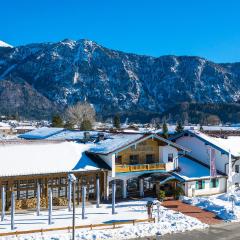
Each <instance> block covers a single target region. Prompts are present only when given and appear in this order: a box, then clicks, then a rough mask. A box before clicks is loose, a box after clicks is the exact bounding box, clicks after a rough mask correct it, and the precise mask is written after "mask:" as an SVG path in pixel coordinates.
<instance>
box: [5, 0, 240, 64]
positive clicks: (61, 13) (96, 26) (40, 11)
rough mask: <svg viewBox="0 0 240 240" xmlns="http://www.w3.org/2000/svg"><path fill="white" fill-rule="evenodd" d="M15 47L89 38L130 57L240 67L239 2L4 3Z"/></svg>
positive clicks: (66, 0) (104, 0)
mask: <svg viewBox="0 0 240 240" xmlns="http://www.w3.org/2000/svg"><path fill="white" fill-rule="evenodd" d="M0 23H1V25H0V39H1V40H3V41H5V42H8V43H10V44H12V45H15V46H17V45H23V44H27V43H32V42H49V41H54V42H55V41H59V40H62V39H65V38H71V39H75V40H77V39H81V38H87V39H91V40H94V41H96V42H98V43H99V44H102V45H104V46H106V47H109V48H112V49H118V50H122V51H126V52H133V53H139V54H147V55H153V56H161V55H166V54H175V55H198V56H202V57H206V58H208V59H210V60H214V61H216V62H233V61H240V1H239V0H86V1H83V0H5V1H1V3H0Z"/></svg>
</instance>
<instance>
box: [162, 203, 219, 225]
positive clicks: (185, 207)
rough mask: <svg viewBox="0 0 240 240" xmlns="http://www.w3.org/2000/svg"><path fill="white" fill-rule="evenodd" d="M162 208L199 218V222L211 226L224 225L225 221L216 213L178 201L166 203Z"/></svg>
mask: <svg viewBox="0 0 240 240" xmlns="http://www.w3.org/2000/svg"><path fill="white" fill-rule="evenodd" d="M162 206H164V207H166V208H169V209H172V210H174V211H178V212H181V213H183V214H186V215H188V216H191V217H194V218H197V219H198V220H199V221H201V222H203V223H206V224H209V225H213V224H219V223H223V220H221V219H219V218H218V217H217V216H216V215H215V214H214V213H212V212H208V211H205V210H202V209H201V208H198V207H196V206H192V205H189V204H186V203H182V202H181V201H178V200H167V201H164V202H163V204H162Z"/></svg>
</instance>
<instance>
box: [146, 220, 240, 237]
mask: <svg viewBox="0 0 240 240" xmlns="http://www.w3.org/2000/svg"><path fill="white" fill-rule="evenodd" d="M147 239H149V240H155V239H156V238H154V237H153V238H144V240H147ZM160 239H161V240H240V223H222V224H217V225H212V226H210V227H209V228H208V229H204V230H195V231H191V232H185V233H176V234H167V235H164V236H162V237H161V238H160Z"/></svg>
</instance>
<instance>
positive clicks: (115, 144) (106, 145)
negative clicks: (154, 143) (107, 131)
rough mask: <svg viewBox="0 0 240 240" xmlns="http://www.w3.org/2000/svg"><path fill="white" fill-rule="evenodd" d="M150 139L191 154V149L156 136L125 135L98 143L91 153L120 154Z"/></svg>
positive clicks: (112, 136)
mask: <svg viewBox="0 0 240 240" xmlns="http://www.w3.org/2000/svg"><path fill="white" fill-rule="evenodd" d="M149 138H155V139H158V140H160V141H162V142H165V143H166V144H169V145H170V146H173V147H176V148H178V149H180V150H183V151H187V152H189V149H187V148H184V147H182V146H180V145H178V144H176V143H173V142H171V141H169V140H167V139H165V138H163V137H160V136H158V135H156V134H125V133H118V134H112V135H109V136H108V138H107V139H106V140H103V141H100V142H98V143H96V144H95V145H94V146H93V147H92V148H91V149H90V150H89V151H90V152H92V153H96V154H103V155H107V154H110V153H116V152H120V151H122V150H124V149H126V148H128V147H130V146H133V145H135V144H137V143H139V142H142V141H145V140H147V139H149Z"/></svg>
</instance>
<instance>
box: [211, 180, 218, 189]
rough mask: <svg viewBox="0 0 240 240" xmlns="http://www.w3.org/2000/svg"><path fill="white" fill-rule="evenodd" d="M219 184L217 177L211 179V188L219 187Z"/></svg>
mask: <svg viewBox="0 0 240 240" xmlns="http://www.w3.org/2000/svg"><path fill="white" fill-rule="evenodd" d="M218 184H219V181H218V179H217V178H213V179H211V182H210V187H211V188H217V187H218Z"/></svg>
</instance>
